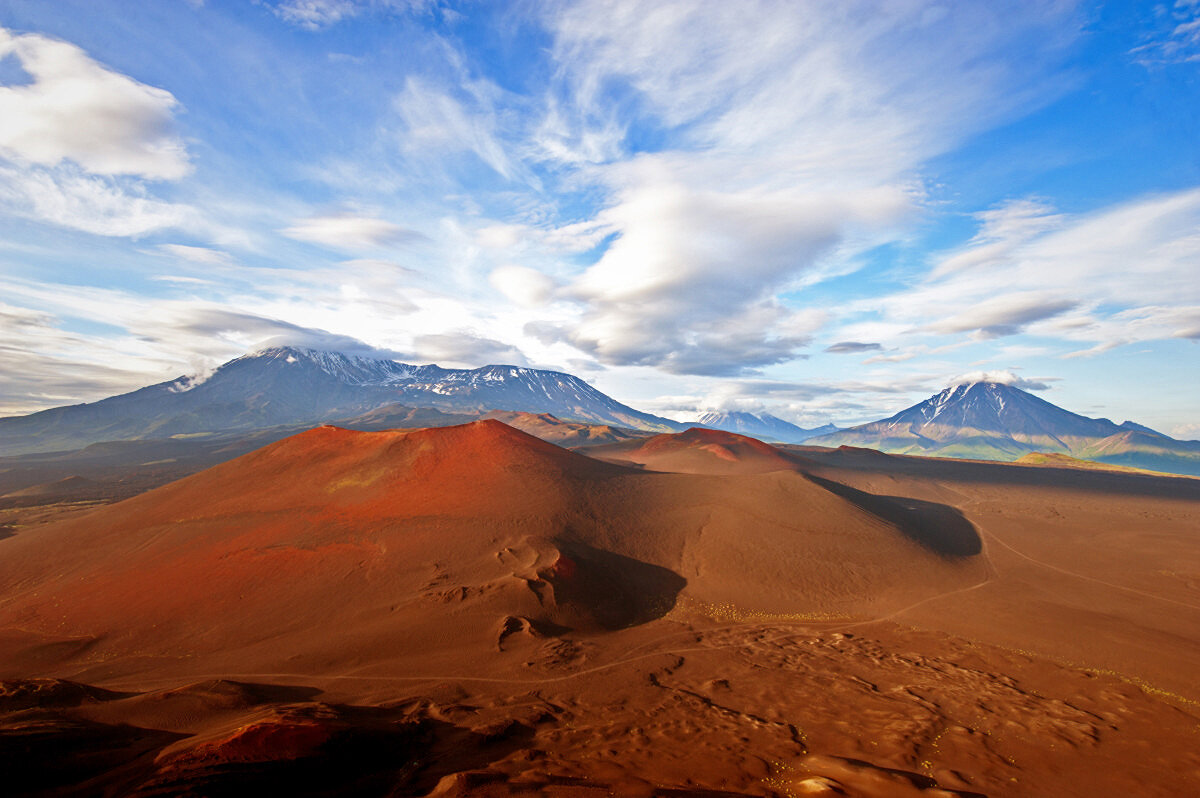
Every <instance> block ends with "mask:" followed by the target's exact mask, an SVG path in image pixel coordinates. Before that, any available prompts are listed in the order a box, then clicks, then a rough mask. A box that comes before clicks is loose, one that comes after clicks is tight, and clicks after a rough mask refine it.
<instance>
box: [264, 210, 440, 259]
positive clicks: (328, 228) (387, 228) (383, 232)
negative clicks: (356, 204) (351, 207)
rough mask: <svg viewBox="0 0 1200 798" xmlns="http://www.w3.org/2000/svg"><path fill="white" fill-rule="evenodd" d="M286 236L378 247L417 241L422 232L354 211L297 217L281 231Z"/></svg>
mask: <svg viewBox="0 0 1200 798" xmlns="http://www.w3.org/2000/svg"><path fill="white" fill-rule="evenodd" d="M280 232H282V233H283V234H284V235H285V236H288V237H289V238H295V239H297V240H299V241H308V242H310V243H313V244H321V245H323V246H327V247H332V248H333V249H343V250H359V249H378V248H381V247H386V246H395V245H401V244H407V243H412V242H415V241H420V240H422V239H423V238H424V236H423V235H422V234H421V233H418V232H416V231H414V230H408V229H405V228H403V227H401V226H399V225H397V224H393V223H391V222H389V221H387V220H385V219H380V218H378V217H375V216H362V215H359V214H354V213H338V214H331V215H326V216H310V217H308V218H306V219H298V220H296V222H295V223H293V224H292V226H291V227H288V228H286V229H284V230H281V231H280Z"/></svg>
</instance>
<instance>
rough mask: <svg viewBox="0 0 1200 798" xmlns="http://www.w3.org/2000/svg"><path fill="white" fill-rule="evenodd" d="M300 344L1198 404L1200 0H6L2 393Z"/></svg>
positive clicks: (699, 403) (176, 372)
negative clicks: (973, 384) (989, 382)
mask: <svg viewBox="0 0 1200 798" xmlns="http://www.w3.org/2000/svg"><path fill="white" fill-rule="evenodd" d="M272 344H292V345H302V346H311V347H316V348H332V349H339V350H343V351H350V352H354V353H382V354H383V355H384V356H387V357H394V358H397V359H400V360H403V361H406V362H416V363H430V362H432V363H438V364H439V365H442V366H453V367H476V366H481V365H485V364H489V363H504V364H515V365H525V366H533V367H539V368H551V369H557V370H565V371H569V372H571V373H574V374H577V375H579V376H581V377H583V378H584V379H586V380H588V381H589V382H591V383H592V384H594V385H595V386H596V387H598V388H599V389H600V390H602V391H604V392H606V393H608V394H609V395H611V396H613V397H614V398H616V399H618V400H620V401H623V402H625V403H627V404H631V405H633V406H635V407H637V408H638V409H641V410H646V411H650V412H654V413H659V414H662V415H666V416H670V417H673V418H678V419H684V420H686V419H691V418H694V417H695V416H696V414H698V413H701V412H704V411H706V410H715V409H725V410H747V411H752V412H764V411H765V412H771V413H774V414H775V415H777V416H780V417H781V418H784V419H787V420H789V421H793V422H795V423H798V424H801V425H803V426H817V425H819V424H824V423H827V422H833V423H837V424H839V425H848V424H853V423H861V422H866V421H872V420H875V419H878V418H882V417H884V416H886V415H890V414H892V413H894V412H896V411H898V410H900V409H903V408H904V407H907V406H909V405H911V404H914V403H916V402H917V401H920V400H922V399H924V398H926V397H928V396H930V395H931V394H934V393H936V392H938V391H939V390H941V389H942V388H943V387H945V386H947V385H950V384H953V383H956V382H959V381H965V380H975V379H995V380H999V381H1003V382H1008V383H1010V384H1013V385H1016V386H1018V387H1021V388H1025V389H1027V390H1031V391H1035V392H1037V394H1038V395H1039V396H1041V397H1043V398H1045V399H1047V400H1048V401H1051V402H1054V403H1055V404H1058V405H1060V406H1062V407H1065V408H1067V409H1068V410H1072V411H1074V412H1078V413H1082V414H1085V415H1089V416H1105V417H1109V418H1112V419H1113V420H1115V421H1117V422H1120V421H1123V420H1126V419H1130V420H1135V421H1137V422H1139V423H1142V424H1147V425H1149V426H1152V427H1154V428H1156V429H1159V430H1160V431H1163V432H1166V433H1168V434H1172V435H1175V436H1176V437H1183V438H1200V399H1198V398H1197V397H1200V0H1166V2H1162V3H1154V2H1149V1H1147V2H1103V3H1101V2H1090V3H1075V2H1069V1H1068V0H1047V1H1045V2H1041V1H1040V0H1014V2H1011V3H996V2H994V0H980V1H978V2H975V1H973V0H953V2H951V0H942V1H934V0H929V1H924V0H887V2H881V1H877V2H858V0H840V1H839V2H836V3H832V2H827V1H825V0H786V1H784V2H770V1H767V0H763V1H759V0H739V2H736V3H730V2H721V1H718V2H704V0H688V1H687V2H675V1H674V0H653V1H651V0H643V1H642V2H632V1H629V0H611V1H606V2H601V1H599V0H580V2H532V1H528V0H524V1H523V0H514V2H505V3H493V2H483V1H482V0H477V1H475V2H440V0H156V2H153V3H138V4H129V3H127V2H122V1H121V0H54V2H45V0H28V1H27V0H0V414H2V415H15V414H20V413H27V412H33V411H36V410H39V409H43V408H47V407H53V406H58V405H63V404H72V403H77V402H83V401H93V400H95V399H99V398H102V397H105V396H109V395H113V394H117V393H122V392H125V391H129V390H133V389H135V388H138V387H141V386H143V385H147V384H152V383H157V382H161V381H164V380H169V379H174V378H175V377H178V376H180V375H183V374H203V373H205V372H207V371H209V370H211V369H212V368H214V367H215V366H217V365H219V364H220V363H222V362H224V361H227V360H229V359H231V358H233V357H237V356H239V355H241V354H244V353H246V352H248V351H253V350H255V349H256V348H260V347H262V346H267V345H272Z"/></svg>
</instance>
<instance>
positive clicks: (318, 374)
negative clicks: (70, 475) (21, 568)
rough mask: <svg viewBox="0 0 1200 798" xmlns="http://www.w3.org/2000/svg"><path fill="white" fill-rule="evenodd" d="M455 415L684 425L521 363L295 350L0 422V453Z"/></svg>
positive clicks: (657, 427) (659, 427) (669, 427)
mask: <svg viewBox="0 0 1200 798" xmlns="http://www.w3.org/2000/svg"><path fill="white" fill-rule="evenodd" d="M397 403H400V404H405V405H410V406H413V407H434V408H438V409H441V410H453V411H487V410H518V411H525V412H531V413H552V414H553V415H555V416H557V417H559V418H562V419H573V420H578V421H586V422H594V423H601V424H611V425H615V426H621V427H632V428H635V429H647V430H652V431H657V432H666V431H675V430H678V429H681V427H680V425H678V424H676V423H675V422H672V421H669V420H667V419H663V418H659V417H657V416H653V415H650V414H648V413H642V412H640V411H638V410H634V409H633V408H631V407H629V406H627V405H624V404H621V403H620V402H618V401H616V400H615V399H613V398H611V397H609V396H607V395H605V394H603V393H601V392H600V391H598V390H596V389H595V388H593V387H592V386H590V385H588V384H587V383H586V382H584V381H583V380H581V379H579V378H578V377H575V376H572V375H570V374H565V373H562V372H557V371H544V370H541V369H531V368H521V367H517V366H483V367H482V368H477V369H446V368H442V367H440V366H435V365H411V364H408V363H401V362H399V361H396V360H389V359H386V358H372V357H363V356H360V355H350V354H344V353H341V352H329V351H322V350H316V349H304V348H299V347H275V348H271V349H264V350H261V351H259V352H255V353H253V354H249V355H245V356H243V357H239V358H236V359H234V360H231V361H229V362H228V363H225V364H224V365H222V366H221V367H220V368H218V369H217V370H216V371H214V372H212V374H211V375H209V376H208V377H207V379H198V378H190V377H180V378H178V379H175V380H172V381H170V382H164V383H160V384H158V385H151V386H149V387H147V388H142V389H140V390H137V391H133V392H132V393H127V394H122V395H120V396H114V397H110V398H108V399H103V400H101V401H99V402H92V403H89V404H82V405H72V406H69V407H59V408H54V409H51V410H44V411H41V412H39V413H33V414H32V415H28V416H18V417H13V418H4V419H0V453H3V454H18V453H22V452H30V451H50V450H54V449H72V448H78V447H80V446H86V445H87V444H89V443H94V442H97V441H109V440H131V439H141V438H164V437H169V436H172V435H188V434H197V433H212V432H231V431H242V430H253V429H265V428H267V427H273V426H281V425H297V424H320V423H322V422H324V421H327V420H330V419H336V418H345V417H349V416H354V415H358V414H360V413H364V412H367V411H369V410H373V409H375V408H377V407H381V406H383V405H388V404H397Z"/></svg>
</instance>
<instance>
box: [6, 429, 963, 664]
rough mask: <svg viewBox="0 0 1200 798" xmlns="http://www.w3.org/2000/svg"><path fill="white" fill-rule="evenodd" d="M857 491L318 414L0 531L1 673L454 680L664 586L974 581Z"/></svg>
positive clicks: (878, 607)
mask: <svg viewBox="0 0 1200 798" xmlns="http://www.w3.org/2000/svg"><path fill="white" fill-rule="evenodd" d="M730 437H733V438H737V437H738V436H730ZM744 440H748V439H744ZM755 443H756V442H755ZM766 448H768V449H769V447H766ZM751 449H752V450H753V451H755V452H758V451H759V450H758V449H757V447H754V446H751ZM766 456H767V455H766V454H764V455H763V458H764V459H766ZM863 496H864V494H857V493H853V492H850V493H847V492H846V491H845V490H843V489H841V488H840V487H839V486H836V485H833V483H829V484H827V485H821V484H817V483H815V482H814V481H812V480H810V479H809V478H807V477H805V476H803V475H801V474H798V473H794V472H773V473H762V474H746V475H741V476H726V477H717V476H701V475H689V474H647V473H642V472H637V471H631V470H629V469H626V468H623V467H620V466H617V465H612V464H607V463H602V462H599V461H596V460H592V459H590V458H587V457H584V456H582V455H578V454H575V453H572V452H569V451H566V450H564V449H561V448H559V447H556V446H554V445H552V444H548V443H545V442H543V441H540V440H538V439H536V438H533V437H531V436H529V435H526V434H524V433H521V432H518V431H517V430H514V429H512V428H510V427H507V426H505V425H504V424H501V423H499V422H496V421H481V422H474V423H471V424H466V425H463V426H460V427H447V428H439V429H431V430H417V431H404V432H400V431H390V432H378V433H365V432H351V431H347V430H342V429H336V428H331V427H323V428H319V429H315V430H311V431H309V432H306V433H303V434H301V435H297V436H294V437H292V438H288V439H286V440H283V441H280V442H278V443H276V444H273V445H271V446H268V447H266V448H264V449H261V450H259V451H256V452H253V453H251V454H249V455H246V456H244V457H241V458H239V459H237V460H234V461H231V462H229V463H226V464H223V465H221V466H218V467H216V468H213V469H210V470H209V471H206V472H202V473H200V474H197V475H195V476H192V477H189V478H187V479H184V480H181V481H180V482H177V483H174V484H171V485H168V486H165V487H163V488H160V489H158V490H156V491H152V492H150V493H147V494H144V495H142V496H139V497H136V498H134V499H131V500H129V501H126V502H122V503H120V504H117V505H112V506H110V507H106V508H103V509H101V510H98V511H96V512H95V513H92V514H90V515H88V516H85V517H83V518H80V519H78V520H75V521H70V522H64V523H63V524H59V525H55V526H49V527H46V528H44V529H42V530H40V531H39V532H38V533H37V534H36V535H34V534H29V535H17V536H15V537H14V538H10V539H8V540H6V541H4V542H3V551H2V552H0V553H2V554H3V558H2V560H0V596H3V602H4V603H3V604H2V605H0V643H3V645H0V667H3V668H5V669H7V672H8V673H14V672H15V673H17V674H21V673H25V674H30V675H45V673H46V672H47V668H48V667H50V668H51V672H52V673H54V674H56V675H71V676H75V677H78V678H81V679H84V680H85V681H86V680H89V679H96V678H105V677H106V676H110V675H112V674H114V673H119V672H126V673H128V672H137V671H142V670H155V671H158V672H163V671H164V670H165V671H167V672H178V673H180V674H189V673H194V674H211V673H214V672H217V673H239V672H247V671H250V672H256V671H257V672H264V671H265V672H271V671H287V672H293V673H294V672H303V673H313V674H320V673H328V672H329V671H330V669H331V668H336V669H346V668H362V667H386V668H390V669H392V670H394V669H395V668H397V667H401V666H400V665H399V664H398V663H403V662H409V663H413V662H416V663H419V667H420V668H421V669H422V670H425V671H426V672H438V669H439V668H444V669H447V670H451V671H458V672H461V671H462V670H463V669H464V668H466V669H471V668H476V667H482V666H485V665H486V666H487V667H493V666H495V664H496V662H497V661H496V658H495V654H496V653H497V651H512V650H527V649H528V647H529V646H530V645H535V644H536V645H540V644H537V643H536V641H537V640H538V639H539V638H543V637H545V636H548V635H555V634H559V633H560V632H562V631H563V630H564V629H575V630H579V631H582V632H585V633H588V632H598V631H602V630H605V629H614V628H618V627H622V626H627V625H630V624H637V623H641V622H643V621H646V620H649V619H651V618H654V617H657V616H660V615H662V614H663V613H665V612H668V611H669V610H671V608H672V607H673V606H675V605H676V603H677V596H678V595H679V593H680V591H681V590H682V589H683V588H684V586H685V584H686V585H687V589H686V591H685V592H684V594H683V598H685V599H686V600H687V601H686V602H685V604H687V605H688V606H700V607H714V606H721V607H724V608H725V610H724V611H725V612H775V613H818V614H819V613H834V614H840V615H851V616H856V617H862V616H870V615H875V614H882V613H884V612H886V611H887V610H888V609H889V608H894V607H897V606H900V605H902V604H905V603H911V602H912V601H915V600H919V599H921V598H923V597H925V596H928V595H932V594H934V593H938V592H944V591H946V590H951V589H957V588H960V587H962V586H965V585H969V584H972V583H973V582H975V581H978V580H979V579H980V578H982V575H983V571H982V567H983V566H982V565H981V564H979V563H977V562H975V561H976V560H977V559H978V558H976V557H973V556H971V554H972V553H973V551H975V550H977V549H975V550H972V549H971V548H970V544H971V542H972V541H975V543H976V544H977V538H975V537H974V532H973V530H971V529H970V526H969V524H966V523H965V522H963V521H962V520H961V518H958V519H955V518H945V517H934V516H933V515H931V516H930V520H931V523H933V525H934V526H936V527H938V528H941V527H945V531H948V534H949V535H950V538H951V539H952V540H953V541H954V542H956V543H963V542H965V543H966V544H967V547H966V549H962V548H961V546H959V547H957V548H956V547H955V546H950V547H947V546H946V545H945V540H944V539H943V538H941V537H938V536H936V535H934V536H929V535H927V534H926V531H925V530H924V529H922V528H921V527H920V526H919V525H913V524H911V523H909V522H908V519H907V517H904V518H903V519H901V518H898V517H893V516H895V513H891V512H890V511H889V510H888V507H890V505H889V506H888V507H884V511H882V512H881V511H880V508H879V507H878V506H874V505H871V503H870V502H869V501H866V500H864V499H863ZM684 580H687V581H686V583H685V581H684ZM522 661H523V660H522V659H515V660H512V661H510V662H509V661H504V660H503V658H502V661H501V663H500V664H502V665H503V664H504V662H509V664H510V665H511V666H516V665H518V664H519V663H520V662H522ZM389 663H391V664H390V665H389Z"/></svg>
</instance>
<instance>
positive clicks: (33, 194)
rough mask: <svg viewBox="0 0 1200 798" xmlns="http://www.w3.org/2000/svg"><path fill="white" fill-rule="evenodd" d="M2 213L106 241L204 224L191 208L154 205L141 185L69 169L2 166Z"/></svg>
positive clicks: (156, 200) (160, 203) (175, 205)
mask: <svg viewBox="0 0 1200 798" xmlns="http://www.w3.org/2000/svg"><path fill="white" fill-rule="evenodd" d="M0 209H3V210H4V211H5V212H7V213H9V214H11V215H14V216H20V217H24V218H28V219H35V220H37V221H42V222H48V223H50V224H56V225H59V226H62V227H68V228H72V229H75V230H82V231H84V232H88V233H94V234H96V235H102V236H130V237H138V236H143V235H146V234H148V233H152V232H155V231H157V230H164V229H168V228H179V227H185V226H189V225H194V224H197V223H198V221H199V220H198V216H197V214H196V212H195V211H194V210H193V209H192V208H190V207H188V206H186V205H179V204H174V203H170V202H164V201H162V200H159V199H155V198H154V197H152V196H150V195H149V193H148V192H147V191H146V189H145V186H143V185H142V184H140V183H138V182H136V181H130V180H122V179H120V178H111V177H103V176H93V175H87V174H84V173H82V172H80V170H79V169H78V168H73V167H69V166H61V167H57V168H53V169H45V168H41V167H30V168H25V169H20V168H16V167H12V166H6V165H4V164H3V163H0Z"/></svg>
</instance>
